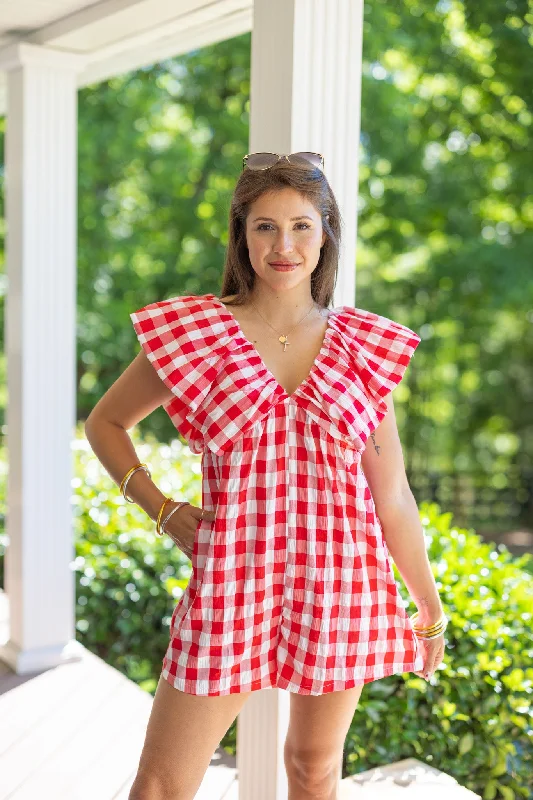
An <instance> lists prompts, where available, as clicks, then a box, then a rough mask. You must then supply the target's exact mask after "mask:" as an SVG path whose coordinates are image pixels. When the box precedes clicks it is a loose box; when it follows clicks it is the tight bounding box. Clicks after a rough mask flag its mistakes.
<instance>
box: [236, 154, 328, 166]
mask: <svg viewBox="0 0 533 800" xmlns="http://www.w3.org/2000/svg"><path fill="white" fill-rule="evenodd" d="M283 158H286V159H287V161H288V162H289V163H290V164H296V165H297V166H299V167H307V168H309V166H312V167H319V169H321V170H324V157H323V156H322V155H321V154H320V153H290V154H289V155H283V154H282V155H279V153H248V154H247V155H245V156H244V158H243V160H242V168H243V170H244V168H245V167H248V169H257V170H263V169H269V168H270V167H273V166H274V164H277V163H278V161H279V160H280V159H283Z"/></svg>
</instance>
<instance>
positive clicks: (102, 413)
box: [85, 350, 180, 522]
mask: <svg viewBox="0 0 533 800" xmlns="http://www.w3.org/2000/svg"><path fill="white" fill-rule="evenodd" d="M172 397H173V394H172V392H171V390H170V389H169V388H168V387H167V386H166V385H165V384H164V383H163V381H162V380H161V379H160V378H159V376H158V375H157V373H156V371H155V369H154V367H153V366H152V364H151V363H150V361H149V360H148V358H147V357H146V355H145V353H144V351H143V350H141V351H140V352H139V353H138V355H137V356H136V357H135V358H134V359H133V361H132V362H131V364H130V365H129V366H128V367H127V368H126V369H125V370H124V372H123V373H122V375H120V377H119V378H118V379H117V380H116V381H115V383H113V385H112V386H110V388H109V389H108V390H107V392H106V393H105V394H104V395H103V397H102V398H101V399H100V400H99V401H98V403H97V404H96V406H95V407H94V408H93V410H92V411H91V413H90V414H89V416H88V417H87V420H86V421H85V435H86V437H87V440H88V442H89V444H90V445H91V447H92V449H93V452H94V454H95V455H96V457H97V458H98V460H99V461H100V462H101V463H102V465H103V467H104V468H105V469H106V470H107V472H108V473H109V475H110V476H111V477H112V478H113V480H114V481H115V482H116V483H117V485H118V486H120V483H121V481H122V479H123V477H124V475H125V474H126V473H127V472H128V470H129V469H131V467H132V466H133V465H134V464H137V463H139V462H140V458H139V457H138V455H137V453H136V451H135V448H134V447H133V443H132V441H131V439H130V437H129V436H128V434H127V431H128V430H129V429H130V428H133V427H134V426H135V425H137V423H138V422H140V421H141V420H142V419H144V418H145V417H147V416H148V415H149V414H151V413H152V411H155V409H156V408H158V407H159V406H160V405H163V404H164V403H167V402H168V401H169V400H170V399H171V398H172ZM127 494H128V497H129V498H131V499H132V500H134V501H135V502H136V503H137V504H138V505H139V506H141V508H142V509H143V510H144V511H146V513H147V514H148V516H149V517H150V518H151V519H153V520H156V519H157V514H158V512H159V509H160V508H161V504H162V502H163V500H164V499H165V495H164V494H163V493H162V492H161V491H160V490H159V489H158V488H157V486H156V485H155V483H153V481H152V480H151V478H149V477H148V475H147V474H146V472H145V471H144V470H142V469H141V470H137V472H134V473H133V475H132V476H131V478H130V479H129V481H128V487H127ZM168 510H169V511H170V506H169V507H168ZM179 513H180V512H179V511H177V512H176V514H173V517H176V516H177V514H179ZM171 519H172V518H171ZM169 522H170V520H169Z"/></svg>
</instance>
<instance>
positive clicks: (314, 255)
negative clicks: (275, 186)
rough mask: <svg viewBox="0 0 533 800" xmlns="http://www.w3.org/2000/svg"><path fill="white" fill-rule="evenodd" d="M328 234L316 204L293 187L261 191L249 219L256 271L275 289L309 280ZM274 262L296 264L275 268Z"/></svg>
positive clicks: (249, 246) (247, 224)
mask: <svg viewBox="0 0 533 800" xmlns="http://www.w3.org/2000/svg"><path fill="white" fill-rule="evenodd" d="M326 236H327V234H326V233H324V232H323V229H322V220H321V217H320V214H319V213H318V212H317V210H316V209H315V207H314V206H313V204H312V203H311V202H310V201H309V200H306V199H305V198H303V197H302V196H301V195H300V194H299V193H298V192H297V191H296V190H295V189H292V188H290V187H287V188H285V189H280V190H279V191H276V192H269V193H268V194H266V193H265V194H263V195H261V197H259V198H258V199H257V200H256V201H255V202H254V203H253V204H252V206H251V208H250V213H249V214H248V217H247V219H246V242H247V244H248V253H249V256H250V262H251V264H252V267H253V269H254V272H255V273H256V275H257V277H258V278H260V279H261V280H264V281H265V282H266V283H267V284H268V285H269V286H271V287H272V288H273V289H275V290H278V289H286V288H293V287H294V286H296V285H297V284H299V283H301V281H310V279H311V274H312V272H313V271H314V269H315V268H316V265H317V264H318V259H319V258H320V248H321V247H322V245H323V244H324V242H325V241H326ZM275 262H289V263H291V264H296V266H295V267H294V268H292V269H289V270H286V271H282V270H276V269H275V267H274V263H275Z"/></svg>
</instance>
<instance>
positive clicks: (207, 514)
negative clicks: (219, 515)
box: [165, 503, 216, 559]
mask: <svg viewBox="0 0 533 800" xmlns="http://www.w3.org/2000/svg"><path fill="white" fill-rule="evenodd" d="M169 505H170V503H169ZM173 505H174V506H175V505H177V503H174V504H173ZM171 507H172V506H171ZM169 511H170V508H168V509H165V515H166V514H168V512H169ZM203 518H204V520H205V521H207V522H213V521H214V520H215V519H216V513H215V512H214V511H207V509H204V516H203ZM201 519H202V509H201V508H198V507H197V506H191V505H189V504H187V505H186V506H182V507H181V508H178V510H177V511H175V512H174V513H173V514H172V516H171V517H170V519H169V520H168V522H167V523H166V525H165V533H166V534H168V536H170V538H171V539H172V541H173V542H174V543H175V544H177V545H178V547H179V549H180V550H181V551H182V552H183V553H185V555H186V556H187V558H189V559H190V558H192V552H193V547H194V538H195V536H196V532H197V530H198V526H199V524H200V521H201Z"/></svg>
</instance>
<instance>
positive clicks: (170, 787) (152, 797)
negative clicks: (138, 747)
mask: <svg viewBox="0 0 533 800" xmlns="http://www.w3.org/2000/svg"><path fill="white" fill-rule="evenodd" d="M250 694H251V692H244V693H241V694H238V693H237V694H229V695H221V696H216V697H209V696H199V695H192V694H186V693H185V692H181V691H180V690H178V689H175V688H174V687H173V686H171V684H170V683H168V681H166V680H165V679H164V678H163V677H162V676H161V677H160V678H159V683H158V685H157V689H156V693H155V696H154V702H153V706H152V711H151V713H150V719H149V720H148V726H147V729H146V738H145V742H144V746H143V750H142V753H141V757H140V760H139V767H138V771H137V776H136V778H135V781H134V783H133V786H132V788H131V792H130V795H129V800H170V798H172V800H192V798H194V796H195V794H196V792H197V791H198V788H199V786H200V784H201V783H202V779H203V777H204V775H205V773H206V770H207V768H208V766H209V763H210V761H211V759H212V757H213V755H214V753H215V750H216V749H217V747H218V746H219V744H220V741H221V739H222V738H223V737H224V734H225V733H226V731H227V730H228V728H229V727H230V725H231V724H232V722H233V721H234V719H235V718H236V717H237V715H238V714H239V711H240V710H241V708H242V707H243V705H244V703H245V702H246V700H247V699H248V697H249V696H250Z"/></svg>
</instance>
